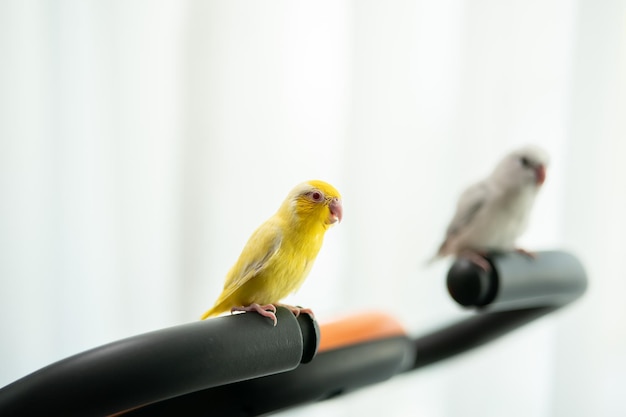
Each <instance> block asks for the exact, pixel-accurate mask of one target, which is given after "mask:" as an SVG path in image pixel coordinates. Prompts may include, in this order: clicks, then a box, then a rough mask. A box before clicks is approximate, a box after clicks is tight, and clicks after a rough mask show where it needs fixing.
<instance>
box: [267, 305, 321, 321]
mask: <svg viewBox="0 0 626 417" xmlns="http://www.w3.org/2000/svg"><path fill="white" fill-rule="evenodd" d="M276 305H277V306H279V307H285V308H286V309H287V310H289V311H291V312H292V313H293V315H294V316H296V317H298V316H299V315H300V314H302V313H304V314H308V315H309V316H311V318H312V319H314V318H315V315H314V314H313V310H311V309H310V308H302V307H298V306H290V305H288V304H276Z"/></svg>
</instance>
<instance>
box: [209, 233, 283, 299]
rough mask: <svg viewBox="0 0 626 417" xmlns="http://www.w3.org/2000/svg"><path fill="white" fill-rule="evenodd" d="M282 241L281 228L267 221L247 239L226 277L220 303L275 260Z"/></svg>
mask: <svg viewBox="0 0 626 417" xmlns="http://www.w3.org/2000/svg"><path fill="white" fill-rule="evenodd" d="M282 241H283V233H282V230H281V228H280V227H279V226H278V225H276V224H274V222H271V221H268V222H266V223H264V224H263V225H261V226H260V227H259V228H258V229H257V230H256V231H255V232H254V233H253V234H252V236H250V239H248V243H246V246H245V247H244V248H243V250H242V251H241V255H239V259H238V260H237V262H236V263H235V265H233V267H232V268H231V270H230V271H229V273H228V276H227V277H226V282H225V283H224V290H223V291H222V294H221V295H220V297H219V298H220V301H222V300H226V299H228V298H229V297H230V296H231V295H232V294H233V293H234V292H235V291H236V290H237V289H239V288H241V287H242V286H243V285H245V284H246V283H247V282H248V281H250V280H251V279H252V278H254V277H255V276H257V275H258V274H259V273H260V272H261V271H263V270H264V269H265V268H266V267H267V265H268V264H269V263H270V262H271V260H272V259H273V258H275V257H276V256H277V254H278V252H279V250H280V246H281V243H282Z"/></svg>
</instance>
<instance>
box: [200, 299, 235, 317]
mask: <svg viewBox="0 0 626 417" xmlns="http://www.w3.org/2000/svg"><path fill="white" fill-rule="evenodd" d="M228 309H229V307H228V306H227V305H226V303H224V300H218V301H217V303H215V305H214V306H213V307H211V308H210V309H208V310H207V311H206V312H205V313H204V314H203V315H202V316H201V317H200V320H204V319H207V318H209V317H213V316H217V315H218V314H221V313H223V312H225V311H228Z"/></svg>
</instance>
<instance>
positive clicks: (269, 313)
mask: <svg viewBox="0 0 626 417" xmlns="http://www.w3.org/2000/svg"><path fill="white" fill-rule="evenodd" d="M235 311H246V312H247V311H254V312H256V313H258V314H260V315H261V316H263V317H267V318H269V319H272V321H273V322H274V327H276V324H278V319H276V306H274V305H273V304H266V305H263V306H262V305H259V304H257V303H252V304H250V305H249V306H242V307H233V308H231V309H230V312H231V314H232V313H234V312H235Z"/></svg>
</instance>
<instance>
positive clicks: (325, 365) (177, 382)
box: [0, 251, 587, 417]
mask: <svg viewBox="0 0 626 417" xmlns="http://www.w3.org/2000/svg"><path fill="white" fill-rule="evenodd" d="M488 260H489V262H490V264H491V265H492V269H491V270H490V271H489V272H485V271H483V270H482V269H480V268H479V267H478V266H476V265H474V264H473V263H471V262H468V261H467V260H463V259H460V260H457V261H456V262H455V263H454V264H453V265H452V267H451V268H450V270H449V272H448V277H447V285H448V290H449V292H450V295H451V296H452V298H453V299H454V300H455V301H457V302H458V303H459V304H460V305H461V306H463V307H465V308H467V309H472V310H475V312H476V314H472V315H471V316H470V317H469V318H466V319H464V320H462V321H460V322H458V323H455V324H452V325H449V326H446V327H444V328H442V329H439V330H437V331H434V332H432V333H429V334H426V335H423V336H418V337H410V336H407V335H406V334H397V333H396V334H392V335H387V336H384V337H381V336H380V335H375V334H373V333H372V335H371V336H369V338H368V335H367V334H365V335H364V337H362V338H361V339H360V340H358V341H356V342H354V343H344V344H340V345H338V346H335V347H332V348H324V349H320V351H319V352H317V354H316V355H315V352H316V350H317V347H318V345H319V342H320V334H319V331H320V330H319V328H318V327H317V323H316V322H315V321H314V320H311V319H310V317H308V316H306V315H302V316H300V317H299V318H298V319H296V318H295V317H293V315H292V314H291V313H290V312H289V311H287V310H286V309H283V308H279V311H278V314H279V316H278V326H277V327H273V326H272V325H271V323H269V322H268V320H267V319H265V318H263V317H260V316H258V315H255V314H240V315H234V316H227V317H220V318H217V319H212V320H207V321H203V322H197V323H191V324H186V325H182V326H177V327H173V328H169V329H163V330H160V331H157V332H153V333H148V334H145V335H139V336H136V337H133V338H129V339H124V340H121V341H118V342H114V343H111V344H109V345H105V346H102V347H100V348H96V349H92V350H90V351H87V352H84V353H81V354H78V355H75V356H73V357H70V358H67V359H65V360H63V361H60V362H57V363H54V364H52V365H49V366H48V367H46V368H43V369H41V370H39V371H37V372H35V373H33V374H31V375H28V376H26V377H24V378H22V379H20V380H18V381H16V382H14V383H12V384H10V385H8V386H6V387H4V388H2V389H0V415H11V416H21V415H23V416H31V415H46V416H57V415H58V416H73V415H76V416H91V415H93V416H102V415H111V414H115V413H117V414H116V415H123V416H125V417H126V416H133V417H137V416H177V415H185V416H187V417H194V416H198V417H199V416H258V415H267V414H271V413H272V412H276V411H279V410H284V409H287V408H290V407H295V406H299V405H303V404H307V403H311V402H315V401H320V400H324V399H327V398H332V397H337V396H339V395H341V394H344V393H347V392H350V391H353V390H356V389H358V388H360V387H364V386H367V385H371V384H374V383H378V382H381V381H384V380H386V379H389V378H391V377H393V376H394V375H396V374H399V373H402V372H409V371H412V370H415V369H418V368H421V367H423V366H426V365H429V364H432V363H435V362H438V361H440V360H443V359H446V358H449V357H451V356H454V355H457V354H460V353H462V352H465V351H467V350H469V349H472V348H474V347H477V346H480V345H482V344H485V343H488V342H489V341H491V340H493V339H495V338H497V337H499V336H501V335H503V334H505V333H507V332H510V331H512V330H514V329H516V328H518V327H520V326H522V325H524V324H526V323H528V322H530V321H532V320H534V319H537V318H539V317H542V316H544V315H545V314H547V313H550V312H552V311H554V310H557V309H559V308H560V307H563V306H565V305H567V304H569V303H570V302H572V301H574V300H575V299H577V298H578V297H580V296H581V295H582V294H583V293H584V291H585V289H586V284H587V279H586V275H585V272H584V269H583V267H582V265H581V264H580V262H579V261H578V260H577V259H576V258H575V257H574V256H572V255H570V254H568V253H565V252H558V251H548V252H539V253H536V258H534V259H531V258H529V257H527V256H526V255H523V254H519V253H502V254H493V255H491V256H489V258H488ZM347 324H348V326H347V328H349V326H350V325H351V323H350V322H348V323H347ZM354 325H355V326H356V320H355V321H354ZM321 332H322V334H321V335H322V337H323V336H324V334H325V333H324V326H323V327H322V329H321ZM329 337H330V336H329ZM313 355H315V357H313ZM277 387H280V388H277Z"/></svg>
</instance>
